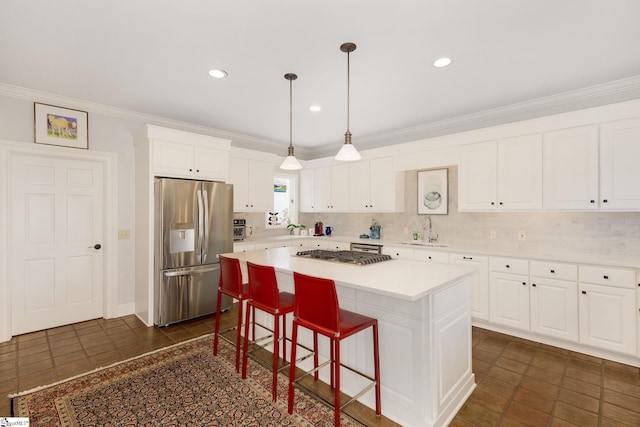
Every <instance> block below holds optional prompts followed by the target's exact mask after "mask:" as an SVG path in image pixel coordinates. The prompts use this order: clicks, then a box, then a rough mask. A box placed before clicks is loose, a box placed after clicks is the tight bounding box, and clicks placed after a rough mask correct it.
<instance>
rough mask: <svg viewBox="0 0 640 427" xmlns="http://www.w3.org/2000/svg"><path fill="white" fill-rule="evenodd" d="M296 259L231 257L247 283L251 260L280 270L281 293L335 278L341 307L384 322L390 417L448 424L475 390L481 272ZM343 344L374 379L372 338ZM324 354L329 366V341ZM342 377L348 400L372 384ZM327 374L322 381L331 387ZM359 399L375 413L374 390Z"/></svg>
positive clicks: (285, 252)
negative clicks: (476, 277) (299, 276)
mask: <svg viewBox="0 0 640 427" xmlns="http://www.w3.org/2000/svg"><path fill="white" fill-rule="evenodd" d="M295 254H296V248H275V249H268V250H264V249H263V250H257V251H250V252H237V253H232V254H226V256H229V257H234V258H238V259H239V260H240V261H241V264H242V266H243V274H244V275H245V278H246V264H245V263H246V261H251V262H253V263H256V264H262V265H271V266H273V267H275V269H276V273H277V277H278V285H279V287H280V290H281V291H289V292H293V272H294V271H297V272H299V273H303V274H307V275H311V276H317V277H324V278H328V279H333V280H334V281H335V282H336V287H337V291H338V298H339V302H340V306H341V307H342V308H345V309H347V310H352V311H356V312H358V313H362V314H364V315H367V316H371V317H375V318H377V319H378V322H379V337H380V369H381V385H382V413H383V415H385V416H386V417H387V418H390V419H392V420H393V421H395V422H397V423H399V424H402V425H404V426H446V425H447V424H448V423H449V422H450V421H451V419H452V418H453V417H454V416H455V414H456V412H457V411H458V409H460V407H461V406H462V404H463V403H464V401H465V400H466V399H467V397H468V396H469V395H470V394H471V392H472V391H473V389H474V388H475V382H474V375H473V372H472V371H471V278H472V275H473V274H476V273H475V270H473V269H470V268H467V267H461V266H452V265H440V264H430V263H423V262H420V261H411V260H399V259H393V260H389V261H384V262H381V263H377V264H371V265H366V266H357V265H351V264H345V263H339V262H333V261H323V260H317V259H308V258H303V257H297V256H295ZM262 321H264V322H266V323H268V319H264V320H261V322H262ZM289 321H290V319H289ZM287 330H288V331H290V330H291V329H290V327H287ZM303 332H306V334H303ZM299 336H300V339H301V340H304V342H306V344H311V342H312V340H311V338H312V335H311V333H309V331H307V330H305V329H301V330H300V335H299ZM342 345H343V347H342V354H343V357H342V359H343V362H344V363H345V364H347V365H348V366H354V367H356V368H357V369H359V370H363V371H365V372H367V373H369V374H371V375H372V374H373V360H372V359H373V353H372V350H371V349H372V347H371V346H372V338H371V334H370V333H366V332H364V333H360V334H357V335H356V336H354V337H352V338H350V339H348V340H345V342H344V343H343V344H342ZM319 353H320V358H321V361H322V360H326V358H327V357H328V343H326V342H324V341H323V340H321V342H320V350H319ZM304 363H307V365H306V366H305V365H304ZM311 363H312V362H311V361H310V360H306V361H304V362H303V365H302V366H303V367H305V368H310V364H311ZM343 372H344V376H343V380H342V390H343V391H344V392H346V393H347V394H351V395H353V394H355V393H356V392H357V391H358V390H360V389H361V388H362V386H363V384H365V383H366V381H364V382H363V380H362V379H360V378H358V377H357V376H356V375H354V374H353V373H351V372H350V371H348V370H344V371H343ZM323 373H324V374H325V375H324V377H323V376H322V373H321V378H322V379H323V380H324V381H326V382H328V374H327V373H326V372H323ZM359 400H360V401H361V402H362V403H364V404H365V405H367V406H369V407H371V408H374V407H375V405H374V397H373V392H372V391H371V392H368V393H366V394H365V395H364V396H362V397H361V398H360V399H359Z"/></svg>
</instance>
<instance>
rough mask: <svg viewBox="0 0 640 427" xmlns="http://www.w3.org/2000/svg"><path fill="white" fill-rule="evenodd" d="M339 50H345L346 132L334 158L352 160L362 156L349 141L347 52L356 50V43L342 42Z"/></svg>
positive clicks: (345, 160)
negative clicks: (342, 143)
mask: <svg viewBox="0 0 640 427" xmlns="http://www.w3.org/2000/svg"><path fill="white" fill-rule="evenodd" d="M340 50H341V51H342V52H346V54H347V132H345V134H344V145H343V146H342V148H340V151H338V154H336V157H335V159H336V160H340V161H343V162H352V161H355V160H360V159H361V158H362V156H361V155H360V153H358V150H356V147H355V146H354V145H353V144H352V143H351V132H350V131H349V104H350V96H349V89H350V87H349V86H350V84H349V83H350V81H349V78H350V69H349V68H350V67H349V66H350V63H349V54H350V53H351V52H353V51H354V50H356V45H355V43H343V44H342V45H341V46H340Z"/></svg>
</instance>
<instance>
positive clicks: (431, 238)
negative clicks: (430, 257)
mask: <svg viewBox="0 0 640 427" xmlns="http://www.w3.org/2000/svg"><path fill="white" fill-rule="evenodd" d="M422 229H423V230H427V233H424V234H426V235H427V236H428V237H427V239H428V241H429V243H433V242H437V241H438V233H436V234H435V236H434V234H433V224H432V223H431V217H430V216H429V215H427V216H426V217H425V220H424V225H423V226H422Z"/></svg>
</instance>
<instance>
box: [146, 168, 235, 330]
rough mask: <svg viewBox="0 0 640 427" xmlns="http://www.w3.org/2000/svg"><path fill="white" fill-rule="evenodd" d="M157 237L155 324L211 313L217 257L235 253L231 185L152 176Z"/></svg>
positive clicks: (227, 304)
mask: <svg viewBox="0 0 640 427" xmlns="http://www.w3.org/2000/svg"><path fill="white" fill-rule="evenodd" d="M155 236H156V241H155V260H154V265H155V285H154V286H155V292H154V295H155V310H156V313H155V324H156V325H157V326H167V325H169V324H172V323H176V322H180V321H183V320H187V319H193V318H196V317H200V316H204V315H206V314H211V313H215V311H216V299H217V296H218V278H219V276H220V265H219V263H218V258H217V255H218V254H220V253H227V252H233V186H232V185H230V184H225V183H221V182H211V181H193V180H188V179H173V178H156V179H155ZM230 305H231V299H230V298H228V297H226V296H223V307H222V309H223V310H224V309H227V308H229V307H230Z"/></svg>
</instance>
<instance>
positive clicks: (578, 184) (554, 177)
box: [543, 126, 599, 210]
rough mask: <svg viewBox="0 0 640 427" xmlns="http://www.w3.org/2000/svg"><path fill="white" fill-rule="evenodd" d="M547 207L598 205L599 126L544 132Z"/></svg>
mask: <svg viewBox="0 0 640 427" xmlns="http://www.w3.org/2000/svg"><path fill="white" fill-rule="evenodd" d="M543 153H544V160H543V164H544V175H543V176H544V202H543V207H544V208H545V209H567V210H572V209H597V208H598V205H599V203H598V127H597V126H583V127H577V128H572V129H563V130H559V131H556V132H548V133H545V134H544V148H543Z"/></svg>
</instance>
